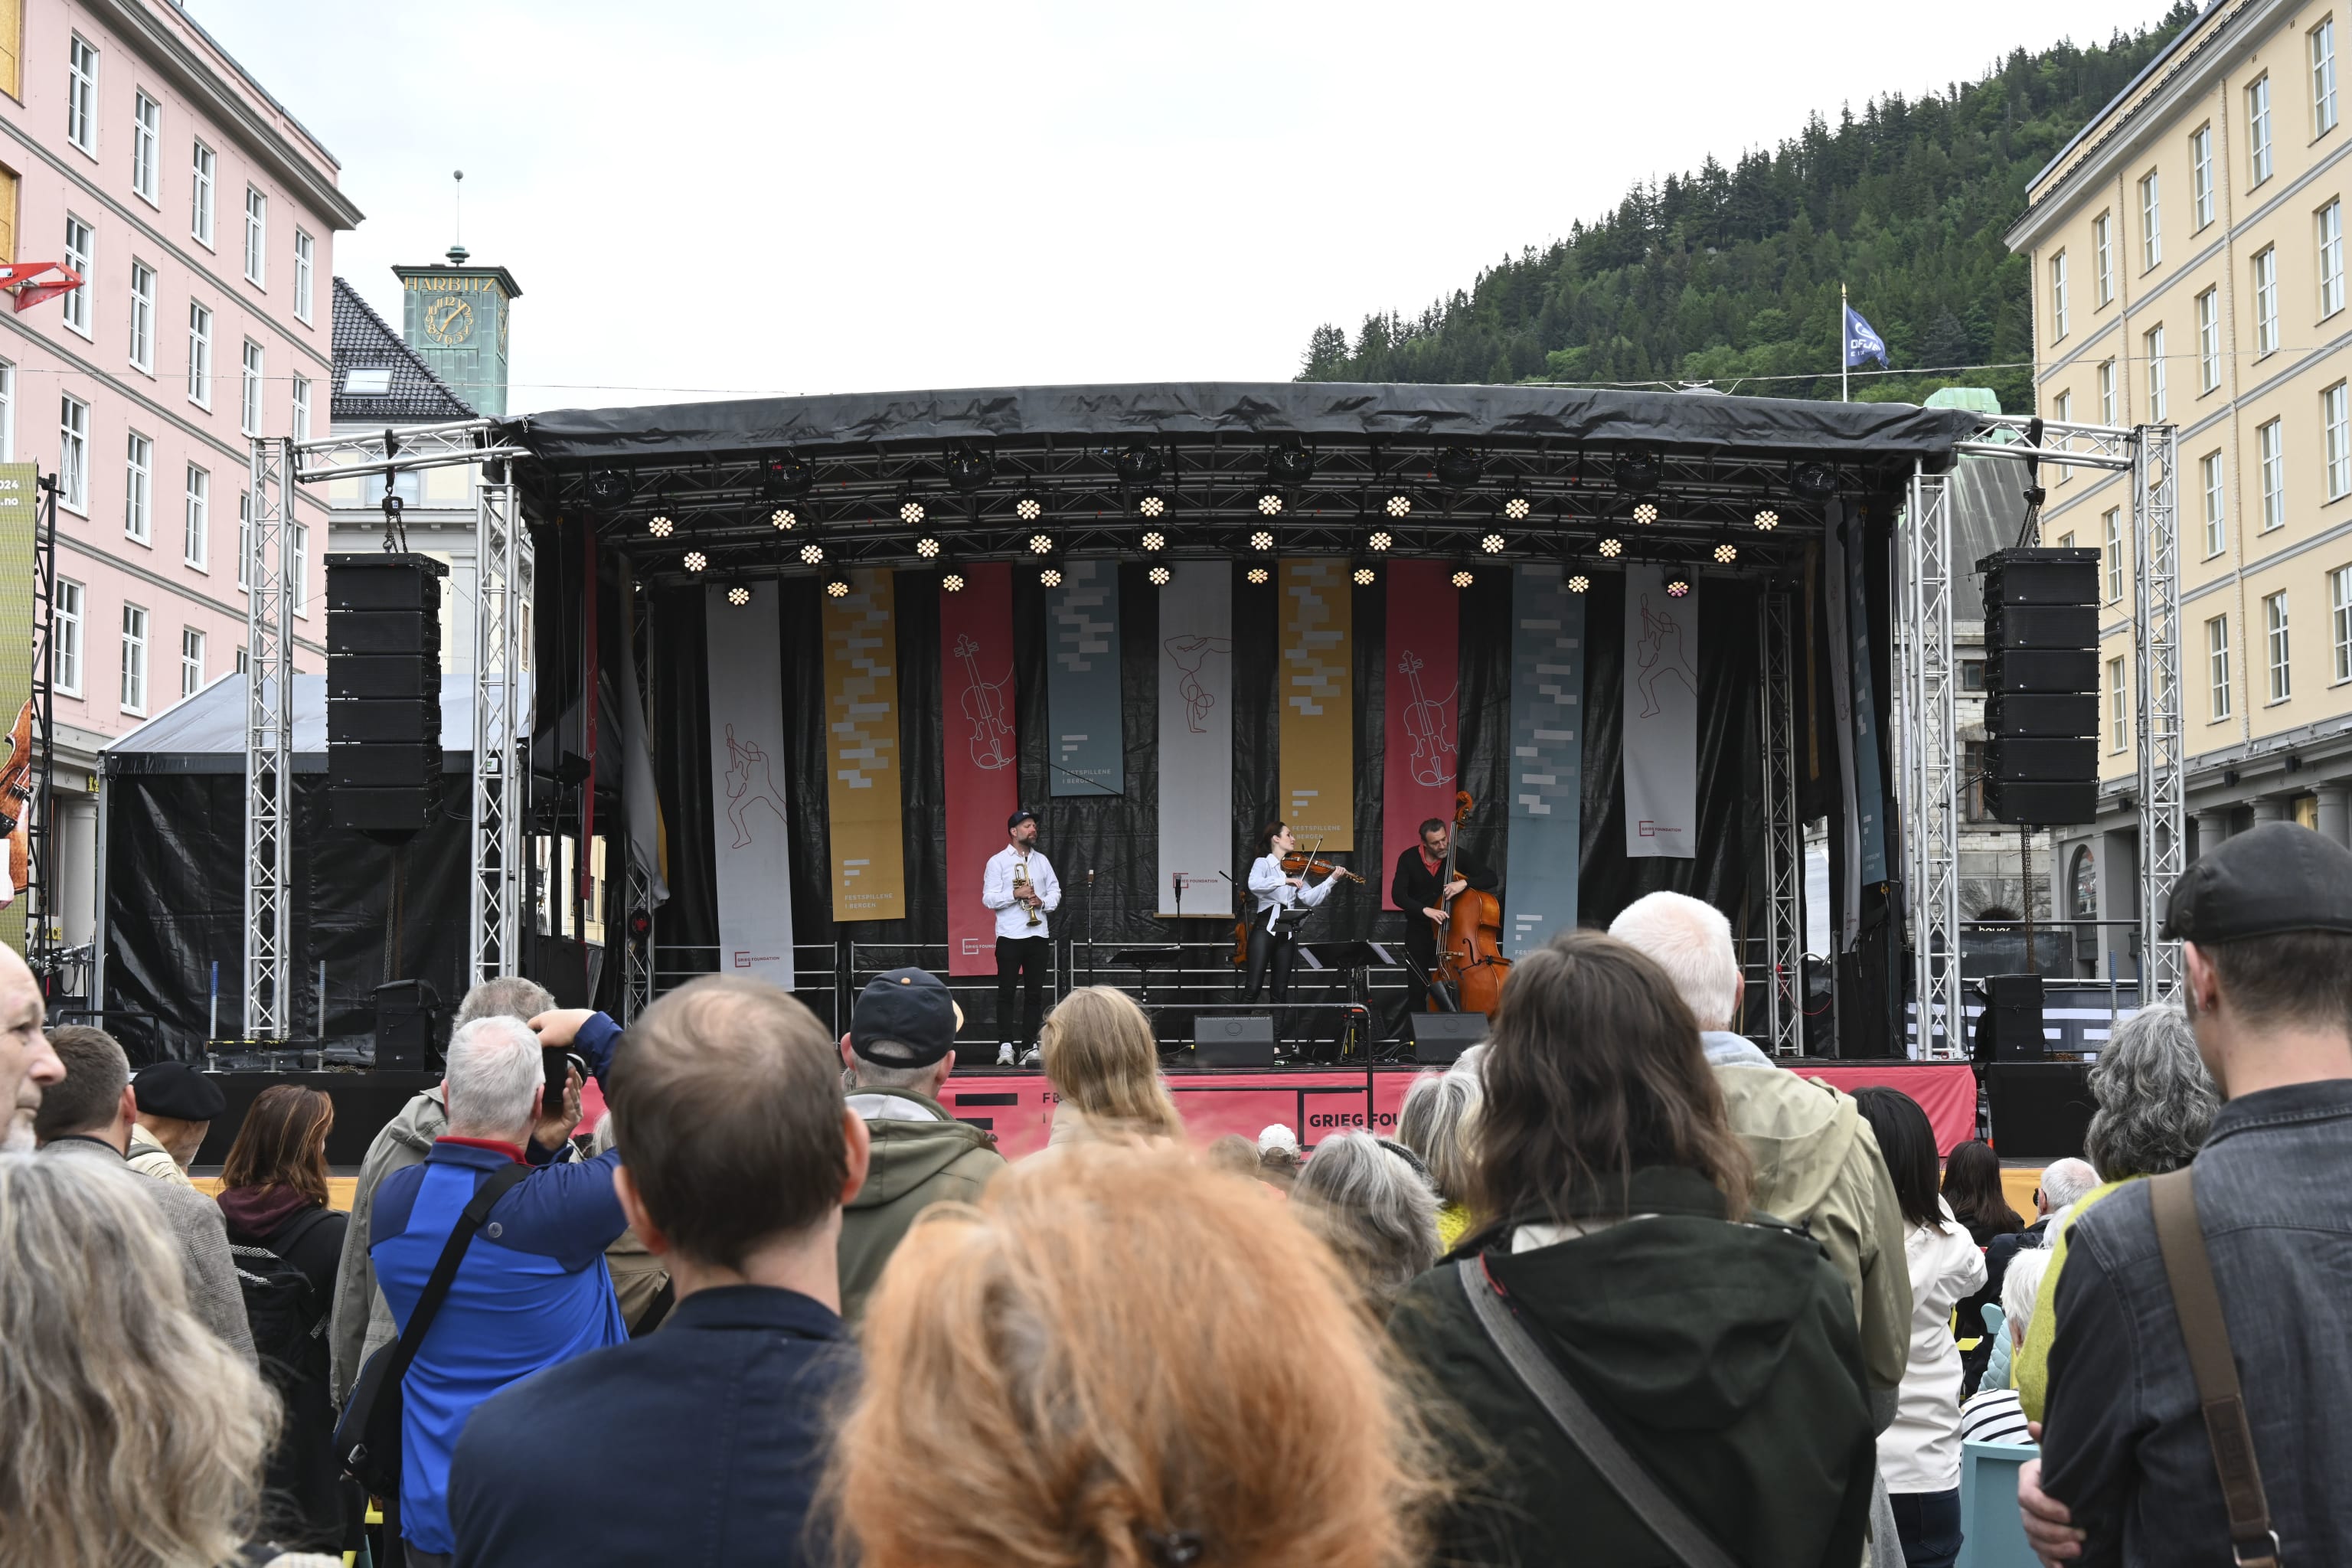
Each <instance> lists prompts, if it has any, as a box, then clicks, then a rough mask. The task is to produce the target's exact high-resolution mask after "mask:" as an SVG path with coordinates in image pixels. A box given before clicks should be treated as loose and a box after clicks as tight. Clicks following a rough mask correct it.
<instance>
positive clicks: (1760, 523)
mask: <svg viewBox="0 0 2352 1568" xmlns="http://www.w3.org/2000/svg"><path fill="white" fill-rule="evenodd" d="M1756 527H1757V530H1758V531H1759V532H1762V533H1769V532H1771V531H1773V530H1774V529H1776V528H1778V527H1780V513H1779V512H1777V511H1774V510H1772V509H1771V508H1770V507H1769V506H1768V507H1763V508H1760V509H1759V510H1758V511H1757V513H1756Z"/></svg>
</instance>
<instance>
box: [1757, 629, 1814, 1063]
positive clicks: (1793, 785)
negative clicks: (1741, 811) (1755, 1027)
mask: <svg viewBox="0 0 2352 1568" xmlns="http://www.w3.org/2000/svg"><path fill="white" fill-rule="evenodd" d="M1756 641H1757V650H1756V655H1757V657H1756V668H1758V669H1759V670H1761V671H1762V672H1763V680H1762V682H1761V683H1760V685H1759V689H1758V692H1757V714H1756V719H1757V727H1758V730H1759V739H1760V741H1761V742H1762V745H1763V756H1764V778H1763V784H1764V858H1765V868H1766V881H1767V888H1766V910H1765V920H1766V921H1767V922H1768V926H1767V931H1768V934H1767V938H1766V952H1767V962H1768V963H1769V964H1770V966H1771V973H1770V976H1769V980H1770V984H1769V992H1768V999H1767V1001H1766V1003H1765V1027H1766V1029H1767V1031H1768V1032H1769V1035H1770V1037H1771V1040H1772V1049H1773V1051H1774V1052H1775V1053H1777V1054H1779V1055H1781V1056H1796V1055H1799V1054H1801V1052H1802V1051H1803V1049H1804V1039H1805V1031H1804V1009H1805V926H1804V920H1805V846H1804V825H1803V824H1802V823H1801V822H1800V821H1799V820H1798V817H1797V703H1796V664H1795V659H1796V638H1795V636H1794V629H1793V624H1792V612H1791V607H1790V596H1789V594H1788V591H1787V590H1786V589H1784V588H1780V587H1778V586H1772V587H1768V588H1766V589H1765V590H1764V594H1763V596H1762V599H1761V600H1760V602H1759V605H1758V611H1757V617H1756Z"/></svg>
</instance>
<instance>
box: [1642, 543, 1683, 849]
mask: <svg viewBox="0 0 2352 1568" xmlns="http://www.w3.org/2000/svg"><path fill="white" fill-rule="evenodd" d="M1666 576H1667V574H1666V572H1665V570H1664V568H1663V567H1658V566H1629V567H1627V568H1626V569H1625V715H1624V725H1625V854H1626V857H1627V858H1629V859H1645V858H1646V859H1655V858H1670V859H1676V860H1688V859H1690V858H1693V857H1695V856H1696V854H1697V852H1698V846H1697V842H1696V841H1697V837H1698V584H1697V582H1696V579H1693V578H1683V579H1682V581H1685V582H1687V583H1689V584H1690V590H1689V592H1688V593H1687V594H1686V595H1684V596H1683V597H1681V598H1674V597H1670V596H1669V595H1667V593H1666Z"/></svg>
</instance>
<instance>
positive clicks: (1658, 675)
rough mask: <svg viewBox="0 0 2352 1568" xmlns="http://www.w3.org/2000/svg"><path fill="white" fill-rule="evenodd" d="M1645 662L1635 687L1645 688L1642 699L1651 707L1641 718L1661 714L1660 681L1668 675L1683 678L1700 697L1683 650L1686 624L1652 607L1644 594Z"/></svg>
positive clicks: (1667, 611) (1643, 651) (1645, 710)
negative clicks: (1684, 625) (1659, 712)
mask: <svg viewBox="0 0 2352 1568" xmlns="http://www.w3.org/2000/svg"><path fill="white" fill-rule="evenodd" d="M1641 648H1642V662H1641V669H1642V674H1641V676H1640V677H1639V678H1638V679H1636V680H1635V682H1634V684H1635V685H1637V686H1639V687H1640V688H1641V689H1642V700H1643V702H1645V703H1647V704H1648V706H1647V707H1645V708H1643V710H1642V717H1643V718H1644V719H1654V718H1656V717H1657V715H1658V711H1659V702H1658V682H1659V681H1660V680H1662V679H1664V678H1665V677H1667V676H1669V675H1676V676H1680V677H1681V678H1682V682H1683V685H1684V686H1685V687H1687V688H1688V689H1689V690H1690V694H1691V695H1692V696H1693V697H1696V696H1697V695H1698V677H1697V676H1696V674H1695V673H1693V671H1692V669H1691V663H1690V656H1689V655H1688V654H1687V653H1686V652H1685V651H1684V648H1683V624H1682V622H1681V621H1680V620H1679V619H1677V618H1676V617H1675V614H1674V612H1673V611H1671V610H1653V609H1652V608H1650V595H1647V594H1644V595H1642V641H1641Z"/></svg>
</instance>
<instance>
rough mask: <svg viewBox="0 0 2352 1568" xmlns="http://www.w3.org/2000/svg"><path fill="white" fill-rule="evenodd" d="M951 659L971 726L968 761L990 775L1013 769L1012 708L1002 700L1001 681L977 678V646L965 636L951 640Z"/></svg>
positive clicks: (978, 666)
mask: <svg viewBox="0 0 2352 1568" xmlns="http://www.w3.org/2000/svg"><path fill="white" fill-rule="evenodd" d="M955 656H956V658H957V660H958V662H960V663H961V664H962V666H963V678H964V688H963V716H964V718H965V719H967V720H969V721H971V761H972V765H973V766H974V767H981V768H986V769H988V770H989V771H991V772H994V771H995V770H996V769H998V768H1008V767H1011V766H1012V765H1013V705H1012V703H1010V702H1008V701H1007V700H1005V696H1004V688H1005V685H1006V682H1008V681H1010V680H1011V679H1013V675H1012V672H1011V671H1010V670H1007V671H1006V672H1005V677H1004V679H1003V680H982V679H981V678H980V644H978V643H976V642H974V641H973V640H972V638H971V633H969V632H965V633H962V634H961V635H959V636H958V637H957V638H956V640H955Z"/></svg>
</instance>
